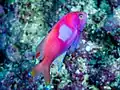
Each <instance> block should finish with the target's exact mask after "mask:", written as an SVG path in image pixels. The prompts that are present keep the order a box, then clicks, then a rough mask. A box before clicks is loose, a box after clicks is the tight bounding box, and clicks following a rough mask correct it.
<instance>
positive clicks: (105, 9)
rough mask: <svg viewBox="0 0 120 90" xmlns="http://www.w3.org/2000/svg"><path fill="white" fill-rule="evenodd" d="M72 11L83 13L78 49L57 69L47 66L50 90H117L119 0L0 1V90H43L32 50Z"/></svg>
mask: <svg viewBox="0 0 120 90" xmlns="http://www.w3.org/2000/svg"><path fill="white" fill-rule="evenodd" d="M70 11H85V12H86V13H87V14H88V20H87V25H86V28H85V29H84V31H83V32H82V33H81V39H80V41H79V46H78V48H77V49H76V50H75V52H73V53H69V50H68V52H67V54H66V56H65V58H64V63H63V64H62V67H61V70H60V71H58V67H56V66H55V65H54V63H53V64H52V65H51V72H50V73H51V78H52V79H51V86H50V87H51V89H53V90H119V89H120V48H119V46H120V3H119V0H0V81H1V82H0V90H8V89H9V90H32V89H34V90H37V89H38V90H43V89H45V82H44V78H43V75H41V74H40V75H38V76H36V77H34V78H33V77H31V75H30V73H29V72H30V71H31V69H32V68H33V67H34V66H35V64H37V63H39V61H37V60H36V59H35V50H36V47H37V45H38V44H39V42H40V41H41V40H42V39H43V38H44V37H45V36H46V35H47V34H48V33H49V31H50V29H51V28H52V26H53V25H54V24H55V23H56V22H57V21H58V20H59V19H60V18H61V17H62V16H63V15H65V14H66V13H68V12H70Z"/></svg>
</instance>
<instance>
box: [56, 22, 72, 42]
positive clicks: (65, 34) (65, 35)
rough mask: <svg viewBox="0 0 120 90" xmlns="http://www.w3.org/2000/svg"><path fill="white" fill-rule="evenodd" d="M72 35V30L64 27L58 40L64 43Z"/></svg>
mask: <svg viewBox="0 0 120 90" xmlns="http://www.w3.org/2000/svg"><path fill="white" fill-rule="evenodd" d="M71 35H72V30H71V29H70V28H69V27H68V26H67V25H65V24H64V25H62V26H61V27H60V30H59V36H58V38H59V39H61V40H63V41H64V42H65V41H66V40H67V39H69V38H70V37H71Z"/></svg>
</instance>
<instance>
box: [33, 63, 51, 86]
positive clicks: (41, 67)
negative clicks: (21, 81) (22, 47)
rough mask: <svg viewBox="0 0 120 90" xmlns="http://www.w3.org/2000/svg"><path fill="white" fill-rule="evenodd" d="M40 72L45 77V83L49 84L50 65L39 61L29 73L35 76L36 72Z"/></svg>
mask: <svg viewBox="0 0 120 90" xmlns="http://www.w3.org/2000/svg"><path fill="white" fill-rule="evenodd" d="M39 73H42V74H43V76H44V79H45V83H46V85H49V84H50V66H48V65H46V64H44V63H43V62H41V63H40V64H38V65H36V66H35V68H33V70H32V72H31V75H32V76H36V74H39Z"/></svg>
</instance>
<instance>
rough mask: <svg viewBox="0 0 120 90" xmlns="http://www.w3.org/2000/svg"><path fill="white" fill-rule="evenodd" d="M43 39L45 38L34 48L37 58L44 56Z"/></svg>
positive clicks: (40, 58)
mask: <svg viewBox="0 0 120 90" xmlns="http://www.w3.org/2000/svg"><path fill="white" fill-rule="evenodd" d="M45 40H46V39H45V38H44V39H43V40H42V41H41V42H40V44H39V45H38V46H37V48H36V58H37V59H39V60H42V59H43V58H44V46H45V45H44V44H45Z"/></svg>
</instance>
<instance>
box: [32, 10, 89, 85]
mask: <svg viewBox="0 0 120 90" xmlns="http://www.w3.org/2000/svg"><path fill="white" fill-rule="evenodd" d="M86 22H87V14H86V13H85V12H80V11H76V12H69V13H67V14H66V15H64V16H63V17H62V18H61V19H60V20H59V21H58V22H57V23H56V24H55V25H54V26H53V27H52V29H51V31H50V32H49V33H48V34H47V35H46V36H45V38H44V39H43V40H42V41H41V42H40V43H39V45H38V46H37V48H36V59H38V60H41V62H40V63H38V64H37V65H36V66H35V67H33V69H32V71H31V75H32V76H36V75H37V74H38V73H42V74H43V76H44V79H45V83H46V85H49V84H50V66H51V64H52V63H53V62H54V61H55V59H56V58H58V57H59V56H60V55H62V54H63V53H65V52H66V51H67V50H70V51H71V52H74V50H75V48H76V47H77V44H78V42H79V38H80V34H81V32H82V31H83V29H84V27H85V25H86ZM62 62H63V60H62Z"/></svg>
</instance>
